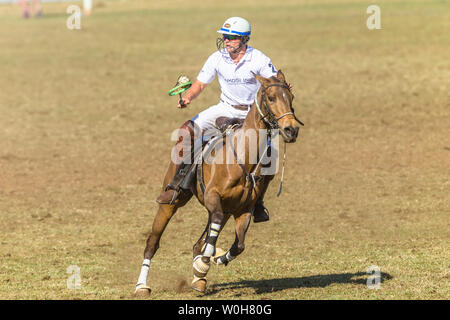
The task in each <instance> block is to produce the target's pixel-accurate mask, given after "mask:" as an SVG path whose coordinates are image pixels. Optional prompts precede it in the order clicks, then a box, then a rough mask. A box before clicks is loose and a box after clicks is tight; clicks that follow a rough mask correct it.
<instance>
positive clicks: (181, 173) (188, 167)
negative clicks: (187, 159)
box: [156, 162, 195, 204]
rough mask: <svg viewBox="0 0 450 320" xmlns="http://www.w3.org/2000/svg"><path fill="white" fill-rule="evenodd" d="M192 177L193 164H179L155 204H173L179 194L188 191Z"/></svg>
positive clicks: (193, 174)
mask: <svg viewBox="0 0 450 320" xmlns="http://www.w3.org/2000/svg"><path fill="white" fill-rule="evenodd" d="M194 176H195V164H191V163H184V162H183V163H181V164H180V165H179V166H178V167H177V171H176V172H175V176H174V177H173V179H172V181H171V182H170V183H169V184H168V185H167V187H166V189H165V190H164V192H163V193H161V194H160V195H159V197H158V198H157V199H156V202H158V203H161V204H173V202H174V201H175V200H176V199H177V198H178V195H179V194H180V192H183V190H189V189H190V186H191V183H192V180H193V179H194Z"/></svg>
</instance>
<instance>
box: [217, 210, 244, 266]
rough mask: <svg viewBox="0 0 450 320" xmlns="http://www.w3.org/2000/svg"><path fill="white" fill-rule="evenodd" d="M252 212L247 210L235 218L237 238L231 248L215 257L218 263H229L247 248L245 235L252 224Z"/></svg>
mask: <svg viewBox="0 0 450 320" xmlns="http://www.w3.org/2000/svg"><path fill="white" fill-rule="evenodd" d="M250 220H251V213H250V212H247V213H244V214H241V215H240V216H239V217H237V218H236V219H235V234H236V236H235V240H234V243H233V245H232V246H231V248H230V250H228V251H227V252H226V253H225V254H224V255H222V256H219V257H215V258H214V262H215V263H217V264H219V265H220V264H224V265H227V264H228V263H229V262H230V261H231V260H233V259H235V258H236V257H237V256H238V255H240V254H241V253H242V252H243V251H244V249H245V244H244V241H245V235H246V233H247V230H248V227H249V226H250Z"/></svg>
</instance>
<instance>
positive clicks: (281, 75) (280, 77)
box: [277, 69, 286, 82]
mask: <svg viewBox="0 0 450 320" xmlns="http://www.w3.org/2000/svg"><path fill="white" fill-rule="evenodd" d="M277 79H278V80H280V81H281V82H286V79H285V78H284V74H283V72H281V69H280V70H278V72H277Z"/></svg>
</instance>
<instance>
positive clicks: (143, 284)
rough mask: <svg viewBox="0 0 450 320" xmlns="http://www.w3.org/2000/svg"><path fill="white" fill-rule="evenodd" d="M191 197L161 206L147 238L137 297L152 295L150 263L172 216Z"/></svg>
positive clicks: (137, 285) (136, 292)
mask: <svg viewBox="0 0 450 320" xmlns="http://www.w3.org/2000/svg"><path fill="white" fill-rule="evenodd" d="M191 196H192V194H191V195H190V196H186V197H184V198H183V199H179V201H178V202H177V204H176V205H169V204H160V205H159V209H158V213H157V214H156V217H155V219H154V220H153V226H152V231H151V233H150V235H149V237H148V238H147V244H146V246H145V250H144V261H143V263H142V267H141V272H140V274H139V278H138V281H137V284H136V291H135V294H136V295H138V296H148V295H150V288H149V287H148V286H147V278H148V273H149V270H150V262H151V260H152V258H153V256H154V255H155V253H156V251H157V250H158V248H159V241H160V239H161V236H162V234H163V232H164V230H165V229H166V226H167V224H168V223H169V221H170V219H171V218H172V216H173V215H174V214H175V212H176V211H177V209H178V208H179V207H182V206H184V205H185V204H186V203H187V202H188V201H189V199H190V198H191Z"/></svg>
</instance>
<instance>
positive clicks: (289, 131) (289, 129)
mask: <svg viewBox="0 0 450 320" xmlns="http://www.w3.org/2000/svg"><path fill="white" fill-rule="evenodd" d="M284 132H285V133H286V135H288V136H290V137H292V136H293V135H294V133H295V129H294V128H293V127H291V126H289V127H286V128H285V129H284Z"/></svg>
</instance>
